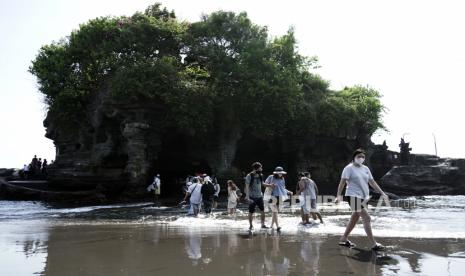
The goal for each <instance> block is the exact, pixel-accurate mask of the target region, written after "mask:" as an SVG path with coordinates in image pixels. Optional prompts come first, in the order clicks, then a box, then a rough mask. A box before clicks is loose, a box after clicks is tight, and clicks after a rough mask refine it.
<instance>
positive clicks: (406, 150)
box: [399, 138, 412, 165]
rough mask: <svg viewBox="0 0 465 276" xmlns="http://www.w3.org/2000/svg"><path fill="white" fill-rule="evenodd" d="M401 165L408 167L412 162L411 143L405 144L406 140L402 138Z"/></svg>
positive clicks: (400, 145)
mask: <svg viewBox="0 0 465 276" xmlns="http://www.w3.org/2000/svg"><path fill="white" fill-rule="evenodd" d="M399 147H400V164H401V165H408V164H409V161H410V151H411V150H412V148H410V143H405V141H404V138H400V144H399Z"/></svg>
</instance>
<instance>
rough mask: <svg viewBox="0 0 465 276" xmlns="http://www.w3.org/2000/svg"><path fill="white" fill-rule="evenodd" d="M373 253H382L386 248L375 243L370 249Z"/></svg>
mask: <svg viewBox="0 0 465 276" xmlns="http://www.w3.org/2000/svg"><path fill="white" fill-rule="evenodd" d="M371 250H373V251H384V250H386V247H385V246H384V245H382V244H380V243H377V244H376V245H375V246H373V247H372V248H371Z"/></svg>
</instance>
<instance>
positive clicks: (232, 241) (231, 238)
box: [226, 234, 239, 257]
mask: <svg viewBox="0 0 465 276" xmlns="http://www.w3.org/2000/svg"><path fill="white" fill-rule="evenodd" d="M226 250H227V251H226V254H227V255H228V256H229V257H232V256H234V255H236V254H237V252H238V250H239V236H238V235H236V234H230V235H228V247H227V248H226Z"/></svg>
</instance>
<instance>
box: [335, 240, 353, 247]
mask: <svg viewBox="0 0 465 276" xmlns="http://www.w3.org/2000/svg"><path fill="white" fill-rule="evenodd" d="M339 245H340V246H345V247H350V248H352V247H355V243H353V242H351V241H349V240H346V241H340V242H339Z"/></svg>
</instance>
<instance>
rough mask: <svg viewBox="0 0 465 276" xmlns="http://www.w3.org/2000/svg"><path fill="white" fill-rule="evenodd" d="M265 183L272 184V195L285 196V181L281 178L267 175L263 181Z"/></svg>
mask: <svg viewBox="0 0 465 276" xmlns="http://www.w3.org/2000/svg"><path fill="white" fill-rule="evenodd" d="M265 183H266V184H274V185H275V186H274V189H273V192H272V193H271V195H272V196H285V195H287V190H286V181H285V180H284V177H283V178H275V177H274V176H273V175H270V176H268V178H267V179H266V181H265Z"/></svg>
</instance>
